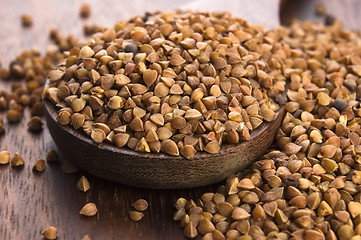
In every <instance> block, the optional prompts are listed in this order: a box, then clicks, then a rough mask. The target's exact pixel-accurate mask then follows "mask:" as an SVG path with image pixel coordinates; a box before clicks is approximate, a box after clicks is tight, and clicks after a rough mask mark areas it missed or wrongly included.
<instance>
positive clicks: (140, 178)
mask: <svg viewBox="0 0 361 240" xmlns="http://www.w3.org/2000/svg"><path fill="white" fill-rule="evenodd" d="M44 106H45V107H44V108H45V116H46V122H47V125H48V128H49V131H50V134H51V136H52V138H53V139H54V141H55V143H56V145H57V146H58V147H59V149H60V150H61V151H62V152H63V153H64V154H65V156H66V157H67V158H68V159H69V160H70V161H72V162H73V163H75V164H76V165H77V166H78V167H80V168H81V169H83V170H85V171H87V172H89V173H91V174H93V175H96V176H98V177H100V178H104V179H107V180H110V181H115V182H119V183H122V184H126V185H131V186H136V187H144V188H153V189H176V188H192V187H199V186H204V185H208V184H212V183H216V182H219V181H221V180H223V179H225V178H226V177H227V176H228V175H230V174H231V173H236V172H239V171H240V170H242V169H244V168H246V167H247V166H249V165H250V164H251V163H252V162H254V161H255V160H257V159H258V158H259V157H260V156H261V155H262V154H264V152H265V151H266V150H267V149H268V148H269V146H270V145H271V144H272V142H273V139H274V136H275V134H276V131H277V129H278V128H279V127H280V125H281V122H282V119H283V115H284V107H281V108H280V109H279V110H278V111H277V112H276V118H275V120H274V121H272V122H270V123H262V124H261V126H260V127H258V128H257V129H256V130H255V131H253V132H252V133H251V139H250V140H249V141H246V142H242V143H239V144H237V145H222V147H221V151H220V152H219V153H218V154H209V153H205V152H201V153H197V154H196V155H195V157H194V159H192V160H188V159H185V158H183V157H182V156H178V157H174V156H169V155H166V154H163V153H160V154H155V153H140V152H135V151H133V150H131V149H128V148H118V147H115V146H114V145H111V144H109V143H101V144H96V143H94V142H93V141H92V140H91V139H90V138H89V137H88V136H86V135H85V134H84V133H82V132H80V131H77V130H75V129H73V128H72V127H71V126H62V125H60V124H58V122H57V121H56V116H57V110H56V107H55V106H54V104H52V103H51V102H50V101H49V100H44Z"/></svg>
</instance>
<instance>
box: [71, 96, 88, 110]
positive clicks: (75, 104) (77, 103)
mask: <svg viewBox="0 0 361 240" xmlns="http://www.w3.org/2000/svg"><path fill="white" fill-rule="evenodd" d="M85 104H86V101H85V100H84V99H82V98H76V99H74V100H73V101H72V102H71V108H72V109H73V111H74V112H80V111H81V110H83V108H84V107H85Z"/></svg>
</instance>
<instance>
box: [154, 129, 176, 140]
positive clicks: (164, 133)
mask: <svg viewBox="0 0 361 240" xmlns="http://www.w3.org/2000/svg"><path fill="white" fill-rule="evenodd" d="M157 134H158V138H159V139H160V140H166V139H169V138H170V137H171V136H172V135H173V133H172V132H171V131H170V130H169V129H168V128H166V127H160V128H158V129H157Z"/></svg>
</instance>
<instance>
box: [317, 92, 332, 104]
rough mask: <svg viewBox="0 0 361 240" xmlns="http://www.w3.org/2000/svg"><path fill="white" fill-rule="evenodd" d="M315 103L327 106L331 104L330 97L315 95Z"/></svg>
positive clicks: (323, 94)
mask: <svg viewBox="0 0 361 240" xmlns="http://www.w3.org/2000/svg"><path fill="white" fill-rule="evenodd" d="M317 101H318V104H320V105H322V106H328V105H329V104H330V103H331V97H330V96H328V95H327V94H326V93H323V92H320V93H319V94H317Z"/></svg>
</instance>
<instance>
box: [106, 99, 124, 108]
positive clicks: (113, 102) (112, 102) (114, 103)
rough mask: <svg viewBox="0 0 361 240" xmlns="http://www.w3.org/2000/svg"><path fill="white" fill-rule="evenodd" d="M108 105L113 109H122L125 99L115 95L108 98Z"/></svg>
mask: <svg viewBox="0 0 361 240" xmlns="http://www.w3.org/2000/svg"><path fill="white" fill-rule="evenodd" d="M107 106H108V107H109V108H110V109H112V110H117V109H120V108H122V107H123V106H124V103H123V99H122V98H121V97H119V96H113V97H111V98H110V99H109V100H108V103H107Z"/></svg>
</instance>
